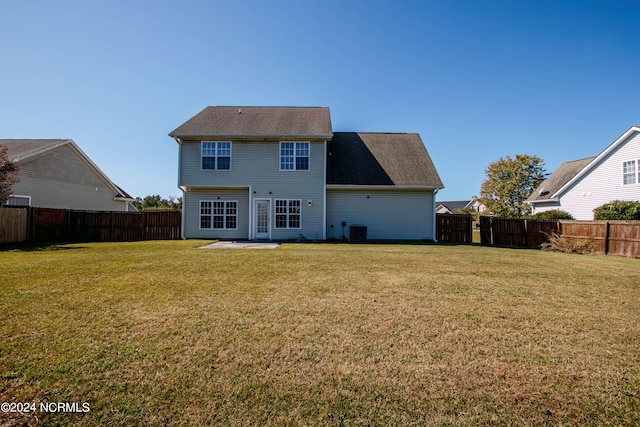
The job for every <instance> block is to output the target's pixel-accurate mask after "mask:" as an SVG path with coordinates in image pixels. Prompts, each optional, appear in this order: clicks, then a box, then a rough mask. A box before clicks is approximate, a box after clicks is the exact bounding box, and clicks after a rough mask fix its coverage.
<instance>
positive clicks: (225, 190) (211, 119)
mask: <svg viewBox="0 0 640 427" xmlns="http://www.w3.org/2000/svg"><path fill="white" fill-rule="evenodd" d="M169 136H171V137H173V138H174V139H175V140H176V142H177V143H178V144H179V171H178V175H179V177H178V185H179V187H180V189H181V190H182V191H183V237H185V238H217V239H250V240H253V239H273V240H289V239H299V238H301V237H304V238H305V239H309V240H325V239H340V238H342V237H349V230H350V227H351V226H353V225H364V226H366V227H367V237H368V239H373V240H386V239H402V240H434V237H435V227H434V224H435V204H434V203H435V194H436V192H437V191H438V190H439V189H441V188H443V186H442V181H441V180H440V177H439V176H438V173H437V171H436V169H435V167H434V165H433V162H432V161H431V158H430V157H429V154H428V153H427V150H426V148H425V146H424V144H423V142H422V140H421V139H420V136H419V135H418V134H415V133H414V134H411V133H355V132H336V133H333V130H332V127H331V117H330V114H329V109H328V108H325V107H207V108H205V109H204V110H202V111H201V112H200V113H198V114H197V115H195V116H194V117H193V118H191V119H189V120H188V121H187V122H185V123H184V124H183V125H181V126H180V127H178V128H177V129H176V130H174V131H173V132H171V133H170V134H169Z"/></svg>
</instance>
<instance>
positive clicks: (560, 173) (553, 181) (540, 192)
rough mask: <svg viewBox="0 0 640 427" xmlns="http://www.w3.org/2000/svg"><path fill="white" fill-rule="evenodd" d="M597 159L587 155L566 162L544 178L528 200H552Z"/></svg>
mask: <svg viewBox="0 0 640 427" xmlns="http://www.w3.org/2000/svg"><path fill="white" fill-rule="evenodd" d="M593 159H595V156H594V157H587V158H586V159H580V160H572V161H570V162H564V163H562V164H561V165H560V166H558V169H556V171H555V172H554V173H553V174H551V176H550V177H549V178H547V179H546V180H544V181H543V182H542V184H540V185H539V186H538V188H537V189H536V190H535V191H534V192H533V193H532V194H531V196H529V198H528V199H527V201H528V202H534V201H542V200H550V199H552V197H554V195H555V194H556V193H557V192H558V190H560V189H561V188H562V187H564V185H565V184H566V183H567V182H569V181H571V180H572V179H573V178H574V177H575V176H576V175H578V173H580V171H581V170H583V169H584V168H585V166H587V165H588V164H589V163H591V162H592V161H593Z"/></svg>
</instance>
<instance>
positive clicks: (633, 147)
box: [527, 126, 640, 220]
mask: <svg viewBox="0 0 640 427" xmlns="http://www.w3.org/2000/svg"><path fill="white" fill-rule="evenodd" d="M614 200H623V201H640V127H638V126H634V127H632V128H630V129H629V130H627V131H626V132H625V133H624V134H622V135H621V136H620V137H619V138H618V139H616V140H615V141H614V142H613V143H612V144H611V145H609V146H608V147H607V148H606V149H605V150H604V151H603V152H602V153H600V154H599V155H598V156H595V157H589V158H586V159H580V160H574V161H571V162H566V163H563V164H562V165H560V166H559V167H558V169H557V170H556V171H555V172H554V173H553V174H552V175H551V176H550V177H549V178H547V179H546V180H545V181H544V182H543V183H542V184H540V186H539V187H538V188H537V189H536V190H535V191H534V192H533V194H532V195H531V197H529V199H528V200H527V203H529V204H530V205H531V207H532V209H533V213H534V214H536V213H538V212H544V211H548V210H553V209H560V210H563V211H566V212H569V213H570V214H571V215H573V217H574V218H575V219H579V220H590V219H593V210H594V209H595V208H597V207H599V206H602V205H604V204H606V203H609V202H612V201H614Z"/></svg>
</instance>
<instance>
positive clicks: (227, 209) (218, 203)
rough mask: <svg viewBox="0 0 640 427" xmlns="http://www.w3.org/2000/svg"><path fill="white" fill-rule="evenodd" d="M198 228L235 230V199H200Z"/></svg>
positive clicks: (236, 216) (236, 221) (236, 209)
mask: <svg viewBox="0 0 640 427" xmlns="http://www.w3.org/2000/svg"><path fill="white" fill-rule="evenodd" d="M200 228H206V229H218V230H236V229H237V228H238V202H237V201H235V200H201V201H200Z"/></svg>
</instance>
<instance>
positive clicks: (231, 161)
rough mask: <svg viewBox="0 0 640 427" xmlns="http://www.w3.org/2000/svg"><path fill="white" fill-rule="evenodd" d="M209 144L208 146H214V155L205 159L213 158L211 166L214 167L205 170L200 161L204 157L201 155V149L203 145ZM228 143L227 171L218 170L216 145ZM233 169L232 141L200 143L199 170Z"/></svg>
mask: <svg viewBox="0 0 640 427" xmlns="http://www.w3.org/2000/svg"><path fill="white" fill-rule="evenodd" d="M205 142H206V143H209V144H214V147H215V148H214V151H215V154H214V155H213V156H206V157H213V158H214V161H213V165H214V166H215V167H214V168H213V169H205V168H203V167H202V159H203V158H204V157H205V156H203V155H202V147H203V145H204V143H205ZM221 142H222V143H228V144H229V169H218V144H220V143H221ZM232 167H233V142H232V141H200V170H201V171H223V172H226V171H230V170H231V169H232Z"/></svg>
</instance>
